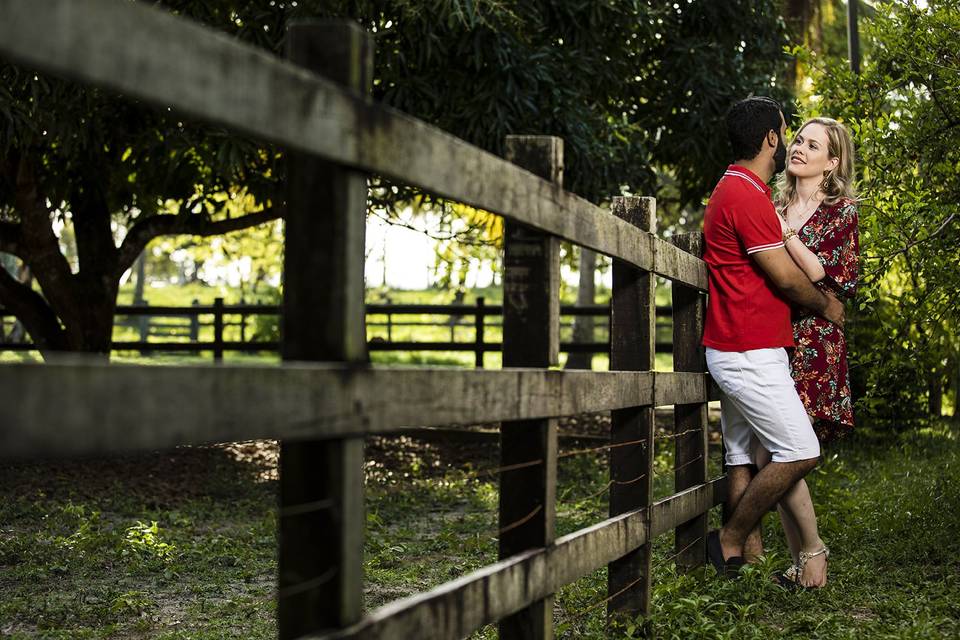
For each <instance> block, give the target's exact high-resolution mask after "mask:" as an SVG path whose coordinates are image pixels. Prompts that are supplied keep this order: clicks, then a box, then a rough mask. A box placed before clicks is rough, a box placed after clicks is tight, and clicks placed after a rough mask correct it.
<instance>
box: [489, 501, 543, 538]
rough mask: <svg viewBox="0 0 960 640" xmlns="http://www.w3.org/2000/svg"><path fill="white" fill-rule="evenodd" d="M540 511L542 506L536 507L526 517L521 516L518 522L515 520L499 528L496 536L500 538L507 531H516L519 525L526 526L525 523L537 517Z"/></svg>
mask: <svg viewBox="0 0 960 640" xmlns="http://www.w3.org/2000/svg"><path fill="white" fill-rule="evenodd" d="M542 510H543V505H542V504H538V505H537V507H536V508H535V509H534V510H533V511H531V512H530V513H528V514H527V515H525V516H523V517H522V518H520V519H519V520H515V521H514V522H511V523H510V524H508V525H507V526H505V527H501V528H500V529H499V530H498V531H497V535H498V536H502V535H503V534H505V533H506V532H507V531H512V530H513V529H516V528H517V527H519V526H521V525H523V524H526V523H527V522H529V521H530V520H531V519H532V518H533V517H534V516H535V515H537V514H538V513H540V511H542Z"/></svg>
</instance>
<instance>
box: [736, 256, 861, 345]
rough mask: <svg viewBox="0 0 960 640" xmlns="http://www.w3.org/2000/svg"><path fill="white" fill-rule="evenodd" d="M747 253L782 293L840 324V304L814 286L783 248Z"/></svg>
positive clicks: (841, 315)
mask: <svg viewBox="0 0 960 640" xmlns="http://www.w3.org/2000/svg"><path fill="white" fill-rule="evenodd" d="M750 256H751V257H752V258H753V260H754V262H756V263H757V266H758V267H760V269H761V270H762V271H763V272H764V273H766V274H767V276H768V277H769V278H770V280H772V281H773V284H774V285H776V287H777V288H778V289H780V291H781V292H782V293H783V295H785V296H786V297H787V298H789V299H790V300H792V301H793V302H796V303H797V304H798V305H800V306H802V307H806V308H808V309H813V310H814V311H816V312H817V313H818V314H820V315H821V316H823V317H824V318H826V319H827V320H829V321H830V322H833V323H834V324H837V325H839V326H841V327H842V326H843V321H844V311H843V304H842V303H841V302H840V301H839V300H837V299H836V298H835V297H833V296H831V295H827V294H824V293H822V292H821V291H820V290H819V289H817V288H816V287H814V286H813V283H811V282H810V279H809V278H808V277H807V274H805V273H804V272H803V271H802V270H801V269H800V267H798V266H797V263H796V262H794V261H793V258H791V257H790V254H789V253H787V250H786V249H784V248H782V247H779V248H777V249H769V250H767V251H758V252H756V253H752V254H750Z"/></svg>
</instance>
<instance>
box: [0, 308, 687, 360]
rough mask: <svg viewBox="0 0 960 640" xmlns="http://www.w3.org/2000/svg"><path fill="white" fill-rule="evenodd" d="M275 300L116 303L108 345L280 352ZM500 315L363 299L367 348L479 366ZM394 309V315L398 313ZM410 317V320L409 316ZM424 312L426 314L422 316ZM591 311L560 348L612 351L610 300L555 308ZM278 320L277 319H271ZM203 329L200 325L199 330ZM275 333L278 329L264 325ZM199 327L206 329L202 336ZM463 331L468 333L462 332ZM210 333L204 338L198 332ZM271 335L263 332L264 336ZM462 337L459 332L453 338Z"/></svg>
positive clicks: (664, 324)
mask: <svg viewBox="0 0 960 640" xmlns="http://www.w3.org/2000/svg"><path fill="white" fill-rule="evenodd" d="M671 312H672V309H671V307H669V306H658V307H657V343H656V350H657V353H671V352H672V351H673V341H672V336H671V333H670V332H671V327H672V323H671ZM279 314H280V306H279V305H269V304H245V303H243V302H241V303H240V304H233V305H227V304H224V301H223V298H216V299H215V300H214V303H213V304H212V305H201V304H199V303H197V302H194V304H193V305H191V306H189V307H178V306H150V305H148V304H143V305H120V306H118V307H117V310H116V314H115V315H116V317H117V321H116V323H115V327H116V328H118V329H122V328H130V329H133V330H134V331H136V332H137V333H138V334H139V338H140V339H139V340H136V341H133V340H114V341H113V344H112V348H113V351H137V352H139V353H141V354H144V355H147V354H150V353H155V352H178V353H201V352H209V353H212V354H213V359H214V360H222V359H223V354H224V352H226V351H236V352H240V353H257V352H263V351H277V350H278V349H279V348H280V342H279V341H278V340H275V339H264V336H263V335H258V331H257V328H258V324H257V319H258V318H263V317H270V316H272V317H277V316H279ZM502 315H503V305H488V304H486V302H485V299H484V298H482V297H480V298H477V301H476V302H475V303H474V304H472V305H469V304H455V305H440V304H367V305H366V318H367V320H366V326H367V328H368V331H367V337H368V340H367V348H368V349H369V350H370V351H454V352H456V351H469V352H472V353H473V354H474V361H475V363H476V366H478V367H482V366H483V354H484V353H489V352H499V351H500V349H501V346H502V345H501V343H500V342H490V341H487V339H488V338H490V337H491V336H490V335H489V334H488V333H487V330H489V329H492V330H494V331H496V332H498V333H499V331H500V330H501V329H502V327H503V323H502V321H500V320H498V318H500V317H502ZM398 316H399V318H398ZM410 316H413V318H411V319H408V317H410ZM422 316H430V317H428V318H427V319H425V320H424V319H423V318H422ZM583 316H590V317H592V318H602V322H601V323H597V324H595V325H593V326H592V327H591V331H592V334H593V336H594V339H593V340H591V341H589V342H576V341H572V340H571V341H565V342H561V343H560V351H561V352H565V353H590V354H596V353H603V354H607V355H609V352H610V339H609V318H610V307H609V306H608V305H592V306H589V307H578V306H573V305H564V306H561V307H560V331H561V335H562V334H563V333H564V330H565V329H572V328H573V326H574V324H573V322H571V321H569V320H568V321H567V322H564V318H568V319H570V318H577V317H583ZM276 322H277V323H279V319H278V318H277V319H276ZM14 323H15V318H14V317H13V315H12V314H9V313H7V312H4V311H3V310H2V309H0V329H2V331H0V337H3V336H9V335H12V334H15V333H20V332H16V331H15V329H14ZM410 327H416V328H417V329H444V330H445V331H449V336H450V338H449V340H446V341H435V340H434V341H431V340H412V339H403V338H402V337H398V339H394V338H395V336H394V333H395V330H397V329H400V330H402V331H403V333H405V334H406V333H409V331H405V330H406V329H409V328H410ZM201 330H203V331H201ZM267 333H270V334H273V333H275V332H273V331H270V332H267ZM201 334H203V335H201ZM464 335H465V336H466V337H464ZM207 336H209V339H203V337H207ZM269 337H271V336H268V338H269ZM458 337H459V339H458ZM35 349H36V347H35V346H34V345H33V344H32V343H30V342H28V341H23V342H8V341H2V340H0V351H4V350H6V351H31V350H35Z"/></svg>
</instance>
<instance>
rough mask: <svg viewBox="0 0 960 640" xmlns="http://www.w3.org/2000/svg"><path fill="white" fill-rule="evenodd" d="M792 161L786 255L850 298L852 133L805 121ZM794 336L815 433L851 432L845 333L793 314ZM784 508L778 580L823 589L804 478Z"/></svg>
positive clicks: (795, 365) (821, 558) (854, 267)
mask: <svg viewBox="0 0 960 640" xmlns="http://www.w3.org/2000/svg"><path fill="white" fill-rule="evenodd" d="M787 159H788V164H787V169H786V171H785V172H784V174H783V175H782V177H781V179H780V185H779V197H778V207H777V209H778V211H779V213H780V217H781V226H782V228H783V239H784V245H785V247H786V249H787V252H788V253H789V254H790V256H791V257H792V258H793V259H794V261H795V262H796V263H797V265H799V266H800V268H801V269H802V270H803V271H804V273H806V274H807V276H808V277H809V278H810V280H811V281H812V282H813V283H815V284H816V285H817V286H818V287H820V288H821V289H822V290H823V291H825V292H828V293H830V294H833V295H835V296H837V297H839V298H840V299H841V300H843V299H850V298H852V297H853V295H854V293H855V292H856V288H857V282H858V265H859V253H860V246H859V235H858V232H857V208H856V199H855V194H854V187H853V179H854V166H853V142H852V141H851V139H850V134H849V132H847V130H846V128H845V127H844V126H843V125H842V124H840V123H839V122H837V121H836V120H832V119H830V118H813V119H811V120H807V121H806V122H805V123H803V126H802V127H800V130H799V131H798V132H797V135H796V137H795V138H794V140H793V142H792V143H791V144H790V147H789V148H788V150H787ZM793 335H794V341H795V342H796V349H795V350H794V352H793V355H792V357H791V362H790V364H791V370H792V371H791V372H792V374H793V379H794V381H795V382H796V386H797V393H798V394H799V395H800V399H801V400H802V401H803V404H804V406H805V407H806V409H807V413H808V414H809V416H810V420H811V422H812V423H813V427H814V430H815V431H816V433H817V436H818V437H819V438H820V440H821V442H822V443H827V442H830V441H832V440H835V439H836V438H839V437H841V436H843V435H844V434H846V433H848V432H849V431H850V430H851V429H853V403H852V401H851V397H850V376H849V370H848V365H847V343H846V339H845V338H844V335H843V329H842V328H841V327H838V326H837V325H835V324H833V323H831V322H829V321H827V320H825V319H823V318H821V317H819V316H817V315H815V314H814V313H813V312H812V311H810V310H808V309H794V311H793ZM768 460H769V454H768V453H766V452H765V451H760V452H759V453H758V464H760V465H761V466H763V465H764V464H766V462H767V461H768ZM779 511H780V520H781V522H782V523H783V530H784V533H785V535H786V538H787V543H788V545H789V546H790V552H791V553H792V555H793V561H794V565H793V566H792V567H790V569H788V570H787V571H785V572H784V573H783V574H782V575H780V576H778V582H780V583H781V584H784V585H786V586H797V585H799V586H802V587H806V588H818V587H823V586H825V585H826V583H827V559H828V558H829V555H830V550H829V549H828V548H827V546H826V545H825V544H823V541H822V540H821V539H820V536H819V533H818V532H817V523H816V518H815V517H814V513H813V506H812V502H811V500H810V490H809V488H808V487H807V483H806V482H805V481H804V480H801V481H800V482H798V483H797V484H796V485H795V486H794V487H793V489H791V490H790V491H789V492H788V493H787V494H786V495H785V496H784V498H783V499H782V500H781V502H780V506H779Z"/></svg>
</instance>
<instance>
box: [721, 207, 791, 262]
mask: <svg viewBox="0 0 960 640" xmlns="http://www.w3.org/2000/svg"><path fill="white" fill-rule="evenodd" d="M747 204H748V206H743V207H737V208H736V209H735V210H734V212H733V216H732V218H733V227H734V230H735V231H736V233H737V236H738V237H739V238H740V241H741V242H742V243H743V246H744V249H746V252H747V253H748V254H751V253H758V252H760V251H768V250H770V249H777V248H780V247H782V246H783V232H782V231H781V230H780V223H779V222H778V221H777V212H776V210H775V209H774V208H773V203H772V202H770V201H769V200H766V199H760V198H756V199H752V200H751V201H750V202H749V203H747Z"/></svg>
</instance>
